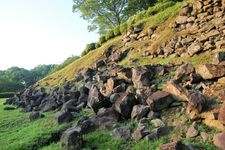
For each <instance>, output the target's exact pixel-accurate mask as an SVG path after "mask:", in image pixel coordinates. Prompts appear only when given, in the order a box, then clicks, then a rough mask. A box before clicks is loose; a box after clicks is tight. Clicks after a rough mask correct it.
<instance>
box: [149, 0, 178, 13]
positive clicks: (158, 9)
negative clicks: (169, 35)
mask: <svg viewBox="0 0 225 150" xmlns="http://www.w3.org/2000/svg"><path fill="white" fill-rule="evenodd" d="M175 4H176V3H175V2H174V1H167V2H164V3H158V4H156V5H155V6H153V7H149V8H148V10H147V15H148V16H152V15H155V14H157V13H159V12H161V11H164V10H165V9H167V8H168V7H171V6H173V5H175Z"/></svg>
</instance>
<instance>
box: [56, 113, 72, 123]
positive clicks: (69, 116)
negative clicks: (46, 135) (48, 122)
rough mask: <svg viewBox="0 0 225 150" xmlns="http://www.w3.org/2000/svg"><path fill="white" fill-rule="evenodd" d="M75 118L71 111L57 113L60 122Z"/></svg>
mask: <svg viewBox="0 0 225 150" xmlns="http://www.w3.org/2000/svg"><path fill="white" fill-rule="evenodd" d="M72 120H73V115H72V113H71V112H59V113H58V114H57V122H58V124H62V123H68V122H70V121H72Z"/></svg>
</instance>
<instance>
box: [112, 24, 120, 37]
mask: <svg viewBox="0 0 225 150" xmlns="http://www.w3.org/2000/svg"><path fill="white" fill-rule="evenodd" d="M113 33H114V35H115V36H118V35H121V33H120V26H116V27H114V29H113Z"/></svg>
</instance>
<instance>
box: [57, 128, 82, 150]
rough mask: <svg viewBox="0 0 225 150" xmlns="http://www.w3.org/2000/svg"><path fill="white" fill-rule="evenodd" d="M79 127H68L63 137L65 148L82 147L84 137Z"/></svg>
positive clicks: (62, 142)
mask: <svg viewBox="0 0 225 150" xmlns="http://www.w3.org/2000/svg"><path fill="white" fill-rule="evenodd" d="M80 130H81V129H80V128H79V127H75V128H69V129H67V130H66V131H65V132H64V133H63V134H62V137H61V146H62V149H63V150H79V149H81V147H82V144H83V139H82V134H81V132H80Z"/></svg>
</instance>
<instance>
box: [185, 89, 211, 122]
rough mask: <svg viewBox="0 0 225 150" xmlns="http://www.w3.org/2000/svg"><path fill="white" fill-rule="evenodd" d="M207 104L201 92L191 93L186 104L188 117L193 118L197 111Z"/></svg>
mask: <svg viewBox="0 0 225 150" xmlns="http://www.w3.org/2000/svg"><path fill="white" fill-rule="evenodd" d="M206 105H207V98H206V96H205V95H203V94H201V93H193V94H191V96H190V98H189V102H188V106H187V113H188V114H189V117H190V119H195V118H196V117H197V115H198V114H199V113H201V112H202V111H203V110H204V109H205V108H206Z"/></svg>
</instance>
